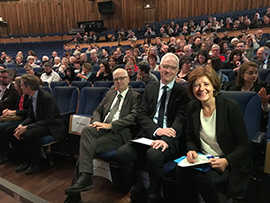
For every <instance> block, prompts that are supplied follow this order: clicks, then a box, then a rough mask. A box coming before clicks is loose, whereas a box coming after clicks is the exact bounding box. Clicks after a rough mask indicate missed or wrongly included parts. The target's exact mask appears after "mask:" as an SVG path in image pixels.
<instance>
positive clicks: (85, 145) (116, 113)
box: [65, 68, 139, 202]
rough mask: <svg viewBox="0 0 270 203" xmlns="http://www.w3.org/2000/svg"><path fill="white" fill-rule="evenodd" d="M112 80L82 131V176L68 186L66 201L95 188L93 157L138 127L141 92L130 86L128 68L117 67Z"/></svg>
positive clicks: (79, 168)
mask: <svg viewBox="0 0 270 203" xmlns="http://www.w3.org/2000/svg"><path fill="white" fill-rule="evenodd" d="M113 80H114V87H113V88H111V89H110V90H109V91H108V92H107V94H106V96H105V97H104V99H103V100H102V102H101V103H100V104H99V106H98V107H97V109H96V110H95V112H94V114H93V119H92V121H91V124H90V125H89V126H87V127H85V128H84V129H83V130H82V134H81V140H80V156H79V162H78V172H79V176H78V177H77V180H76V181H74V182H75V183H74V184H73V185H71V186H70V187H69V188H67V189H66V193H67V194H68V198H67V199H66V201H65V202H76V201H78V199H80V197H78V194H80V192H82V191H86V190H90V189H91V188H93V182H92V174H93V158H94V156H95V155H96V154H100V153H104V152H108V151H112V150H115V149H117V148H119V147H120V146H122V145H123V144H125V143H126V142H127V141H128V140H130V139H132V137H133V136H132V128H133V127H135V117H136V114H137V112H136V109H137V105H138V102H137V100H138V95H139V94H138V93H137V92H135V91H134V90H132V89H131V88H129V87H128V84H129V77H128V73H127V71H126V70H124V69H122V68H118V69H116V70H115V71H114V72H113ZM75 198H77V199H75ZM74 199H75V200H74Z"/></svg>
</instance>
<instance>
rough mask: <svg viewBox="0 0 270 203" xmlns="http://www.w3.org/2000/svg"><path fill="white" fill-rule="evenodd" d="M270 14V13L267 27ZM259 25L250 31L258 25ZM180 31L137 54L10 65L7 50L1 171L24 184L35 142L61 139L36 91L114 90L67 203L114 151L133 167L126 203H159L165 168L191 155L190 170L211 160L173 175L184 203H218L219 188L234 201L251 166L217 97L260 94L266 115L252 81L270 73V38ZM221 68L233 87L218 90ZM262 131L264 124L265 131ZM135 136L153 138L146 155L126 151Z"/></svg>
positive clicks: (265, 93) (232, 116) (137, 148)
mask: <svg viewBox="0 0 270 203" xmlns="http://www.w3.org/2000/svg"><path fill="white" fill-rule="evenodd" d="M269 14H270V9H268V10H267V13H266V14H265V16H264V21H267V18H269V16H268V15H269ZM256 16H257V18H256V19H257V21H256V22H257V23H259V22H262V19H261V20H258V19H260V18H259V16H258V15H256ZM256 19H254V20H252V22H250V23H251V24H253V23H254V22H255V20H256ZM243 20H244V19H242V18H239V20H238V21H239V23H237V22H234V23H232V22H231V23H228V24H227V23H226V24H225V25H226V27H227V26H232V27H234V26H235V25H234V24H237V25H238V26H241V25H242V24H241V23H242V22H246V21H247V20H245V21H243ZM268 20H269V19H268ZM228 21H229V20H228ZM226 22H227V20H226ZM219 23H220V22H219ZM264 23H265V22H264ZM189 24H191V23H189ZM206 24H207V26H209V25H211V26H213V25H216V26H217V24H216V23H215V18H209V22H207V23H206ZM261 24H262V23H260V25H261ZM185 26H186V28H187V30H186V28H185V29H184V27H183V32H184V31H185V30H186V31H187V34H184V33H183V32H182V34H181V35H180V36H178V37H175V36H173V35H168V36H170V39H169V41H165V40H163V38H161V37H155V38H154V40H152V41H147V42H146V43H144V44H142V45H140V44H137V43H136V39H133V40H132V41H131V44H130V46H129V47H128V48H126V49H125V50H123V49H122V47H121V46H119V47H117V48H115V49H110V50H108V49H105V48H103V47H99V46H98V45H96V44H90V45H89V47H88V49H87V50H86V51H85V52H84V51H82V50H83V49H81V47H80V45H76V46H75V49H74V50H73V49H71V47H70V46H69V45H64V55H63V56H60V55H58V53H57V52H56V51H53V52H52V55H51V56H42V58H41V59H39V58H38V57H37V54H36V53H35V52H34V51H32V50H31V51H29V52H28V53H27V56H25V53H23V52H22V51H18V53H17V55H16V58H15V61H13V60H12V58H11V57H10V56H8V55H7V54H6V51H8V50H6V51H3V52H2V53H1V56H0V63H1V65H0V85H1V92H0V114H1V117H0V118H1V122H0V129H2V130H1V136H0V143H1V148H0V164H3V163H6V162H7V161H8V159H9V158H10V152H12V154H13V157H14V156H15V157H16V160H17V163H18V166H17V167H16V171H17V172H23V171H24V172H25V174H27V175H29V174H34V173H36V172H39V171H40V166H39V164H40V163H39V162H40V158H41V157H40V142H39V139H40V137H43V136H46V135H48V134H49V135H51V136H53V137H55V139H57V140H59V139H61V137H59V136H60V135H63V134H64V123H63V121H62V119H61V118H60V116H59V110H58V107H57V105H56V103H55V100H54V99H53V97H52V95H50V94H49V93H47V92H45V91H43V90H42V89H40V85H41V84H42V83H48V84H50V83H51V82H56V81H61V80H62V81H66V82H68V83H69V84H71V82H72V81H89V82H90V83H91V84H93V83H94V82H95V81H113V82H114V86H113V88H111V89H110V90H109V91H108V93H107V94H106V96H105V97H104V99H103V100H102V102H101V103H100V104H99V106H98V107H97V109H96V110H95V112H94V114H93V119H92V121H91V124H90V125H89V126H87V127H85V128H84V129H83V131H82V136H81V140H80V150H79V159H78V163H77V166H76V171H77V172H78V173H77V175H76V176H75V177H74V178H73V181H72V182H73V183H72V185H71V186H70V187H69V188H67V189H66V194H67V199H66V203H68V202H73V203H74V202H79V201H80V192H82V191H86V190H90V189H91V188H93V182H92V175H93V158H94V157H95V155H96V154H99V153H104V152H108V151H111V150H117V153H116V159H117V160H118V161H119V162H120V163H122V164H127V163H133V164H132V165H133V167H134V170H135V171H136V172H135V173H134V181H133V183H134V185H133V187H132V191H131V197H132V198H131V199H132V202H142V201H145V199H146V201H147V202H148V203H151V202H155V203H156V202H162V197H161V195H160V188H161V181H162V177H163V175H164V174H163V170H162V169H163V165H164V163H165V162H167V161H169V160H173V159H175V158H177V157H179V156H181V155H187V160H188V161H189V162H190V163H193V162H195V161H196V158H197V157H198V154H199V153H204V154H211V155H212V156H213V158H211V159H210V165H209V166H210V168H209V170H206V171H204V172H203V173H202V172H201V171H197V170H196V169H193V168H192V169H187V170H182V169H179V170H177V174H178V175H177V180H178V183H179V185H181V184H182V183H184V182H185V184H184V185H185V186H186V187H185V189H183V191H184V192H183V193H184V194H185V195H187V196H188V199H190V201H189V202H198V198H197V197H198V195H197V194H198V193H200V194H201V196H202V198H203V199H204V201H205V202H207V203H218V202H219V199H218V195H217V193H218V190H219V187H220V186H221V187H222V189H223V191H225V193H226V194H227V195H229V196H230V197H233V198H234V199H238V201H239V199H241V198H242V197H243V196H244V191H243V184H246V182H247V181H246V180H247V178H248V172H247V171H246V170H243V167H245V166H246V165H245V164H248V160H247V159H248V157H246V155H247V150H248V140H247V139H248V138H247V132H246V127H245V124H244V121H243V116H242V113H241V110H240V108H239V106H238V105H237V104H236V103H234V102H232V101H230V100H228V99H226V98H224V97H222V96H220V95H219V91H220V90H221V89H224V90H234V91H235V90H236V91H256V92H258V94H259V96H260V98H261V102H262V110H263V111H264V112H268V111H269V110H270V105H269V101H270V95H269V93H270V89H269V88H270V86H269V84H267V83H265V82H263V81H260V80H259V78H258V73H259V71H261V70H267V69H269V68H270V60H269V55H270V38H269V37H268V36H269V35H267V34H266V33H264V31H263V30H262V29H257V30H256V32H255V33H254V34H252V33H251V32H243V33H242V34H241V35H240V36H236V37H229V35H228V33H226V32H224V33H223V34H221V35H217V34H216V33H212V32H209V33H207V32H206V30H205V29H204V28H205V27H203V26H201V28H203V29H202V30H196V29H195V28H196V26H194V30H193V32H194V33H192V35H190V34H191V30H192V26H191V27H189V25H185ZM172 27H174V25H171V26H170V27H169V29H168V27H163V31H162V32H164V33H167V31H169V30H171V29H170V28H172ZM175 27H177V25H175ZM209 29H210V28H209ZM168 36H165V35H164V36H163V35H162V37H168ZM145 37H146V38H148V36H145ZM151 38H152V37H151ZM12 64H13V65H14V66H16V69H15V70H18V69H24V70H25V72H26V74H24V75H18V74H16V71H14V69H9V67H10V65H12ZM40 69H42V71H40ZM222 69H227V70H231V71H232V72H233V73H234V74H235V75H236V79H235V80H233V81H222V78H223V75H222V73H219V71H220V70H222ZM37 70H39V71H37ZM15 76H17V77H16V78H15ZM130 81H143V82H144V83H145V85H146V87H145V89H144V93H143V95H139V94H138V93H137V92H136V91H134V90H132V88H131V87H129V86H128V84H129V82H130ZM265 128H266V126H263V125H262V129H261V130H262V131H263V130H265ZM135 137H146V138H150V139H152V140H153V142H152V144H151V146H148V147H146V146H142V145H139V144H131V143H130V142H129V140H130V139H132V138H135ZM14 154H15V155H14ZM145 165H147V168H148V171H149V175H150V179H149V181H150V186H149V188H148V189H147V190H146V188H145V187H144V185H143V183H142V178H141V177H140V173H137V172H138V171H140V170H141V169H142V166H145ZM213 180H220V181H221V183H220V182H219V183H218V184H221V185H219V187H217V185H216V184H217V183H216V182H213ZM188 183H189V184H188ZM190 183H192V184H190ZM191 185H196V186H197V187H196V189H194V188H193V189H191V188H190V187H191ZM205 185H207V187H205ZM189 186H190V187H189ZM180 187H181V186H179V188H180ZM193 197H194V199H193ZM235 201H236V200H235Z"/></svg>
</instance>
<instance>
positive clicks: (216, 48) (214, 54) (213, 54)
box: [209, 44, 226, 62]
mask: <svg viewBox="0 0 270 203" xmlns="http://www.w3.org/2000/svg"><path fill="white" fill-rule="evenodd" d="M209 55H210V56H211V58H214V57H219V58H220V60H221V61H222V62H225V60H226V58H225V56H222V55H220V46H219V45H218V44H213V46H212V48H211V51H210V54H209Z"/></svg>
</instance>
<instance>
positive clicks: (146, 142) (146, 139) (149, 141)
mask: <svg viewBox="0 0 270 203" xmlns="http://www.w3.org/2000/svg"><path fill="white" fill-rule="evenodd" d="M153 141H154V140H151V139H148V138H145V137H142V138H138V139H135V140H131V142H136V143H140V144H145V145H149V146H150V145H151V144H152V142H153Z"/></svg>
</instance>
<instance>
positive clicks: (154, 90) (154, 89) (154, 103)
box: [153, 82, 160, 116]
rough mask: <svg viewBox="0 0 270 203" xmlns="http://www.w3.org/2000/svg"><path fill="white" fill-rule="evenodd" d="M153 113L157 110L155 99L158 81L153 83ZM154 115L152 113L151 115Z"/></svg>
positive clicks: (158, 85)
mask: <svg viewBox="0 0 270 203" xmlns="http://www.w3.org/2000/svg"><path fill="white" fill-rule="evenodd" d="M153 86H154V87H153V98H154V101H153V110H154V111H153V113H154V114H155V112H156V111H157V100H158V94H159V88H160V83H159V82H156V83H154V84H153ZM153 116H154V115H153Z"/></svg>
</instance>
